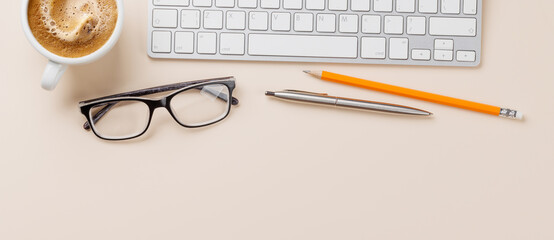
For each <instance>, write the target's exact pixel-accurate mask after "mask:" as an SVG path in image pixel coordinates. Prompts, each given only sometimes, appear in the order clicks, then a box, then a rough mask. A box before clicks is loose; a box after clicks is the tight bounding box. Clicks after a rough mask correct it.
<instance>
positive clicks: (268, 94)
mask: <svg viewBox="0 0 554 240" xmlns="http://www.w3.org/2000/svg"><path fill="white" fill-rule="evenodd" d="M265 95H266V96H275V92H270V91H266V92H265Z"/></svg>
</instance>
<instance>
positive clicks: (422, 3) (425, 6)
mask: <svg viewBox="0 0 554 240" xmlns="http://www.w3.org/2000/svg"><path fill="white" fill-rule="evenodd" d="M438 11H439V2H438V0H419V12H420V13H437V12H438Z"/></svg>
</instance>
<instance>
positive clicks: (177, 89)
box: [79, 77, 239, 141]
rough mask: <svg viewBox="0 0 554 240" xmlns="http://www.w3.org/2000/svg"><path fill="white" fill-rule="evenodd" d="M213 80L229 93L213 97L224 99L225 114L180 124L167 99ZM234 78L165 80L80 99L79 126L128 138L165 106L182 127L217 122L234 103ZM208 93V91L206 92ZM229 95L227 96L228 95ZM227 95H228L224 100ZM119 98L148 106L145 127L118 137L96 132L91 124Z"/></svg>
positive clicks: (197, 126)
mask: <svg viewBox="0 0 554 240" xmlns="http://www.w3.org/2000/svg"><path fill="white" fill-rule="evenodd" d="M214 84H221V85H224V86H225V87H227V89H228V90H229V96H225V95H226V94H220V95H218V96H217V98H219V99H221V100H225V101H227V109H226V113H225V115H223V116H222V117H220V118H219V119H217V120H214V121H211V122H208V123H205V124H201V125H186V124H183V123H182V122H181V121H179V119H178V118H177V116H176V115H175V113H174V112H173V110H172V109H171V100H172V99H173V97H175V96H176V95H177V94H179V93H182V92H184V91H187V90H190V89H199V90H201V88H202V87H204V86H207V85H214ZM235 86H236V85H235V78H234V77H224V78H213V79H205V80H197V81H189V82H182V83H175V84H169V85H164V86H159V87H153V88H146V89H141V90H136V91H131V92H125V93H119V94H114V95H109V96H105V97H100V98H95V99H91V100H87V101H82V102H80V103H79V108H80V109H81V113H82V114H83V115H84V116H85V117H86V119H87V122H86V123H85V124H84V125H83V128H84V129H85V130H90V129H92V131H93V132H94V134H95V135H96V136H97V137H99V138H101V139H104V140H111V141H119V140H129V139H133V138H137V137H140V136H142V135H143V134H144V133H146V131H147V130H148V128H149V127H150V123H151V122H152V116H153V114H154V111H155V110H156V109H157V108H165V109H167V111H168V112H169V114H170V115H171V117H173V119H174V120H175V121H176V122H177V123H178V124H179V125H181V126H183V127H186V128H199V127H205V126H208V125H212V124H215V123H218V122H220V121H222V120H223V119H225V118H227V116H229V113H230V112H231V106H232V105H238V103H239V100H238V99H236V98H234V97H233V91H234V89H235ZM168 91H174V92H172V93H170V94H168V95H166V96H164V97H161V98H157V99H150V98H144V97H139V96H144V95H150V94H155V93H161V92H168ZM208 93H210V92H208ZM229 97H230V98H229ZM227 99H230V101H228V100H227ZM122 101H139V102H142V103H144V104H146V105H147V106H148V108H149V116H148V123H147V124H146V127H145V128H144V130H143V131H142V132H140V133H138V134H135V135H132V136H127V137H121V138H110V137H105V136H102V135H100V134H99V133H97V132H96V130H95V127H94V124H93V123H96V122H97V121H98V120H100V119H101V118H102V117H103V116H104V115H105V114H106V113H107V112H108V111H110V109H111V108H112V107H113V106H115V104H114V103H118V102H122ZM102 104H104V108H102V109H101V110H100V111H98V112H97V113H96V114H94V116H91V115H92V113H91V112H90V111H91V109H92V108H93V107H99V106H98V105H101V106H102Z"/></svg>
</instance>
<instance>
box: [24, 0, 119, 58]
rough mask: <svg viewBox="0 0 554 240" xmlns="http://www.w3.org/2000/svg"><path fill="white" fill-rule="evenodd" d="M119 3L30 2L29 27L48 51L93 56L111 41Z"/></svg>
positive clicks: (100, 0) (91, 0)
mask: <svg viewBox="0 0 554 240" xmlns="http://www.w3.org/2000/svg"><path fill="white" fill-rule="evenodd" d="M117 17H118V16H117V3H116V2H115V0H30V1H29V8H28V16H27V18H28V19H29V27H30V28H31V32H32V33H33V35H34V36H35V38H36V39H37V41H38V42H39V43H40V44H41V45H42V46H43V47H44V48H46V49H47V50H48V51H50V52H52V53H54V54H56V55H59V56H62V57H68V58H78V57H83V56H86V55H89V54H91V53H93V52H95V51H96V50H98V49H100V48H101V47H102V46H103V45H104V44H106V42H107V41H108V40H109V39H110V37H111V35H112V33H113V32H114V29H115V25H116V23H117Z"/></svg>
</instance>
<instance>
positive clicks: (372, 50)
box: [361, 37, 387, 59]
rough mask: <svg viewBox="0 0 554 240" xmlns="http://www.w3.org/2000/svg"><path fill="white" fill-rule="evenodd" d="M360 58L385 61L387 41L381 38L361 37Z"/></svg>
mask: <svg viewBox="0 0 554 240" xmlns="http://www.w3.org/2000/svg"><path fill="white" fill-rule="evenodd" d="M361 42H362V50H361V52H362V58H369V59H385V57H386V51H387V50H386V44H387V39H386V38H381V37H375V38H374V37H362V41H361Z"/></svg>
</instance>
